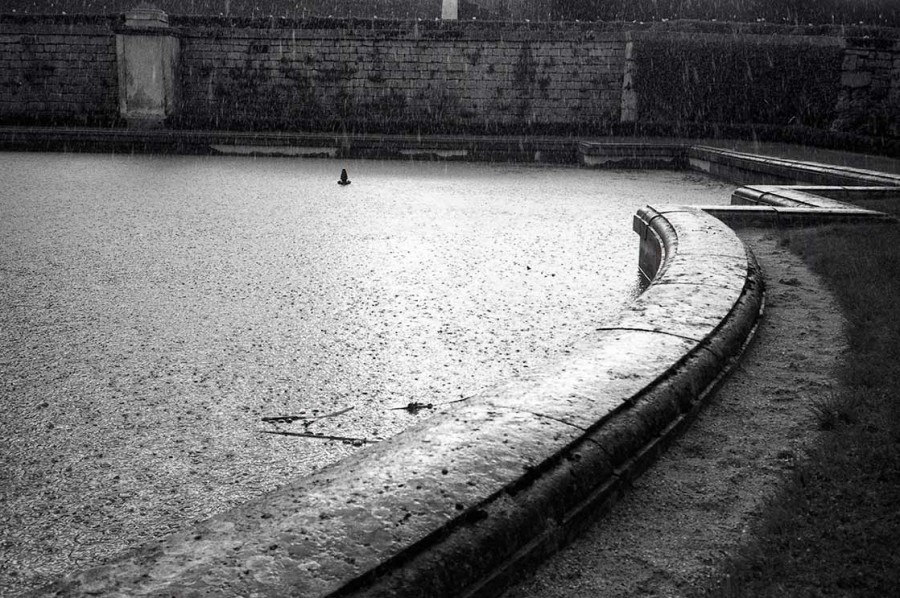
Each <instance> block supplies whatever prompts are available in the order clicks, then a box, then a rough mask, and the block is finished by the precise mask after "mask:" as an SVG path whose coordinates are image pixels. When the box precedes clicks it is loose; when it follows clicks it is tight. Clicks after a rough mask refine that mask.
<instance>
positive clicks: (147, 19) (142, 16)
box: [125, 4, 169, 29]
mask: <svg viewBox="0 0 900 598" xmlns="http://www.w3.org/2000/svg"><path fill="white" fill-rule="evenodd" d="M125 26H126V27H133V28H135V29H148V28H156V27H168V26H169V15H167V14H166V13H165V12H164V11H162V10H160V9H158V8H153V7H152V6H150V5H149V4H140V5H138V6H137V7H135V8H132V9H131V10H129V11H128V12H126V13H125Z"/></svg>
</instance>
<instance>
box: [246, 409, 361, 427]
mask: <svg viewBox="0 0 900 598" xmlns="http://www.w3.org/2000/svg"><path fill="white" fill-rule="evenodd" d="M351 409H353V407H347V408H346V409H341V410H340V411H335V412H333V413H326V414H325V415H313V416H307V415H281V416H277V417H263V418H261V420H262V421H264V422H266V423H267V424H292V423H294V422H296V421H310V422H312V421H315V420H319V419H325V418H328V417H337V416H338V415H343V414H345V413H347V412H348V411H350V410H351Z"/></svg>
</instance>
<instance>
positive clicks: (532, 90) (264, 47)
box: [181, 23, 624, 131]
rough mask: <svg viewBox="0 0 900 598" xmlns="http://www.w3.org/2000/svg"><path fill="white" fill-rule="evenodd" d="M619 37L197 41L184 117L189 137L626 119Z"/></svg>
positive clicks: (285, 34)
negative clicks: (232, 131) (197, 131)
mask: <svg viewBox="0 0 900 598" xmlns="http://www.w3.org/2000/svg"><path fill="white" fill-rule="evenodd" d="M623 62H624V43H623V35H622V34H621V33H605V34H593V33H592V34H591V35H589V36H588V35H586V34H580V33H577V34H575V35H566V34H560V32H548V31H545V30H538V31H530V30H527V29H517V28H515V26H509V27H507V28H504V29H501V30H495V29H492V30H481V29H477V28H467V27H460V26H456V25H454V26H438V27H435V26H431V27H429V28H425V27H424V26H421V27H420V26H419V25H418V24H417V23H409V24H404V25H403V26H402V28H400V29H397V28H391V29H375V30H373V29H368V28H365V27H352V26H348V27H340V28H310V29H274V30H273V29H253V28H243V29H233V30H222V29H192V30H190V31H188V32H187V33H186V34H185V35H184V37H183V38H182V90H181V93H182V98H183V101H184V104H183V110H182V116H183V120H184V121H185V123H186V124H190V125H192V126H223V125H224V126H232V125H236V124H238V123H245V122H253V123H255V124H256V125H257V126H260V127H278V128H284V127H287V128H307V129H308V128H310V127H312V128H334V127H336V126H339V125H341V126H353V127H369V128H374V129H377V130H391V129H401V130H410V129H419V130H423V131H442V130H451V129H457V128H463V129H473V128H475V129H488V130H489V129H490V128H491V127H495V126H505V125H514V124H518V123H525V124H539V125H553V124H563V125H566V126H571V125H572V124H578V123H582V124H584V125H585V126H589V127H598V126H602V125H604V124H608V123H610V122H614V121H616V120H617V119H618V117H619V105H620V102H621V85H622V84H621V80H622V70H623Z"/></svg>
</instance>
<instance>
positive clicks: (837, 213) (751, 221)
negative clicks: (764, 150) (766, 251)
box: [697, 205, 898, 228]
mask: <svg viewBox="0 0 900 598" xmlns="http://www.w3.org/2000/svg"><path fill="white" fill-rule="evenodd" d="M697 207H698V208H699V209H701V210H703V211H704V212H706V213H707V214H710V215H711V216H715V217H716V218H718V219H719V220H721V221H722V222H725V223H726V224H728V225H729V226H732V227H761V228H783V227H799V226H817V225H820V224H866V223H870V224H874V223H884V224H896V223H897V222H898V220H897V218H895V217H894V216H891V215H889V214H884V213H882V212H875V211H872V210H863V209H841V210H829V209H817V208H794V207H778V206H764V205H759V206H754V205H744V206H697Z"/></svg>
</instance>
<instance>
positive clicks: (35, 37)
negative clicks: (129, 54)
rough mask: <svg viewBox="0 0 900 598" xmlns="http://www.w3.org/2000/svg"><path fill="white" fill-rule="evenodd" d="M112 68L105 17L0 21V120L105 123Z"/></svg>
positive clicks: (114, 93)
mask: <svg viewBox="0 0 900 598" xmlns="http://www.w3.org/2000/svg"><path fill="white" fill-rule="evenodd" d="M116 68H117V67H116V45H115V38H114V36H113V35H112V34H111V31H110V24H109V22H108V21H107V20H106V19H92V20H90V21H88V22H82V23H71V24H63V23H56V22H52V21H51V22H49V23H47V22H37V23H35V22H23V23H21V24H13V25H7V24H0V121H8V120H10V119H14V120H17V121H24V122H27V121H29V120H32V119H33V120H39V121H42V122H60V123H63V122H81V123H90V122H107V121H109V120H110V119H111V118H114V117H115V115H116V110H117V103H118V90H117V74H116Z"/></svg>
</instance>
